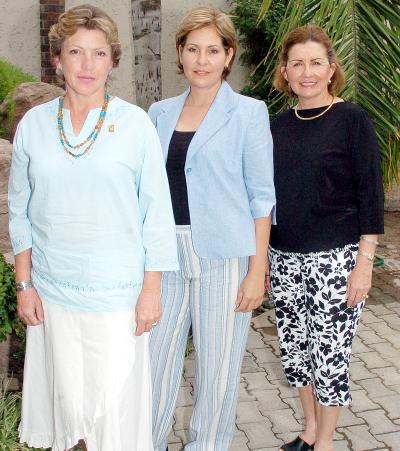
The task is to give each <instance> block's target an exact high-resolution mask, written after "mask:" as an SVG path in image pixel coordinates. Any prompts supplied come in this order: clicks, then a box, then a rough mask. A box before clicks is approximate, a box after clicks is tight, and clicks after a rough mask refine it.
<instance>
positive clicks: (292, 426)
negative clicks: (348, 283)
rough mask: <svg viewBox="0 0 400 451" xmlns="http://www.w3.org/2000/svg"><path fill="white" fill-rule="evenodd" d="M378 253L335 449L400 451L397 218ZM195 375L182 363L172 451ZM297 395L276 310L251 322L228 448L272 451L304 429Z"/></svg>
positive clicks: (391, 219) (181, 434)
mask: <svg viewBox="0 0 400 451" xmlns="http://www.w3.org/2000/svg"><path fill="white" fill-rule="evenodd" d="M381 243H382V245H381V246H380V247H379V248H378V251H377V253H378V254H379V255H382V256H384V257H385V265H384V266H381V267H378V268H376V269H375V271H374V278H373V288H372V290H371V292H370V299H369V300H368V305H367V307H366V308H365V310H364V312H363V315H362V317H361V323H360V326H359V329H358V334H357V337H356V339H355V342H354V346H353V359H352V366H351V381H352V383H351V386H352V396H353V403H352V405H351V406H350V408H348V409H347V408H345V409H343V412H342V415H341V418H340V420H339V425H338V428H337V432H336V434H335V450H336V451H346V450H351V451H367V450H386V451H389V450H390V451H400V334H399V331H400V214H399V213H391V214H388V215H386V235H385V237H384V238H383V239H381ZM193 377H194V361H193V356H189V358H188V359H187V360H186V363H185V372H184V378H183V382H182V386H181V391H180V396H179V400H178V407H177V410H176V415H175V424H174V428H173V433H172V434H171V436H170V445H169V449H170V451H179V450H181V449H182V448H183V444H184V443H185V442H186V433H187V427H188V421H189V417H190V413H191V409H192V408H191V405H192V399H191V391H192V384H193ZM300 411H301V409H300V403H299V398H298V397H297V391H296V390H295V389H291V388H289V387H288V386H287V384H286V381H285V378H284V375H283V373H282V369H281V365H280V361H279V353H278V345H277V340H276V327H275V317H274V312H273V310H267V311H266V312H265V313H263V314H261V315H259V316H257V317H255V318H254V319H253V323H252V328H251V330H250V335H249V339H248V343H247V352H246V355H245V358H244V362H243V368H242V381H241V386H240V398H239V405H238V412H237V420H236V434H235V439H234V442H233V445H232V447H231V451H246V450H258V451H277V450H278V449H279V446H280V445H281V444H282V443H284V442H285V441H288V440H291V439H293V438H294V437H295V436H296V435H297V434H298V432H300V431H301V430H302V421H303V419H302V418H301V416H300V415H299V412H300Z"/></svg>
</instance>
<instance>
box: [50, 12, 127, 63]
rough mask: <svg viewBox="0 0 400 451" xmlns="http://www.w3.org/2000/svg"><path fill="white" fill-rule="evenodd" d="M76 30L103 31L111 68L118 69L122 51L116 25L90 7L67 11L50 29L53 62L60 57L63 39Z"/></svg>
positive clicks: (104, 14)
mask: <svg viewBox="0 0 400 451" xmlns="http://www.w3.org/2000/svg"><path fill="white" fill-rule="evenodd" d="M78 28H86V29H87V30H96V29H97V30H101V31H103V32H104V33H105V35H106V39H107V43H108V44H109V45H110V46H111V59H112V62H113V67H118V64H119V60H120V58H121V53H122V50H121V42H120V40H119V38H118V28H117V25H116V23H115V22H114V21H113V20H112V19H111V17H110V16H109V15H108V14H107V13H105V12H104V11H103V10H102V9H100V8H97V7H96V6H92V5H80V6H75V7H74V8H71V9H68V10H67V11H65V12H64V13H63V14H61V15H60V17H59V18H58V22H57V23H55V24H54V25H53V26H52V27H51V28H50V31H49V42H50V56H51V58H52V59H53V60H54V58H55V57H57V56H60V55H61V46H62V44H63V42H64V41H65V39H66V38H68V37H70V36H72V35H73V34H75V33H76V32H77V31H78Z"/></svg>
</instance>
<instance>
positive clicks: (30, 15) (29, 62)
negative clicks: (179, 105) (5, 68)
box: [0, 0, 247, 102]
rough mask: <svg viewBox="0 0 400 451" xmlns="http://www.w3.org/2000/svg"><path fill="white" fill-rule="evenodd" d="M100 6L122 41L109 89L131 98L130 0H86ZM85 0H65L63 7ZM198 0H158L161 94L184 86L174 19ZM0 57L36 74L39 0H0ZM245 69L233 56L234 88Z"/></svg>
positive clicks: (224, 4) (221, 2)
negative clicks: (120, 51) (160, 28)
mask: <svg viewBox="0 0 400 451" xmlns="http://www.w3.org/2000/svg"><path fill="white" fill-rule="evenodd" d="M89 2H90V3H91V4H93V5H96V6H99V7H100V8H102V9H104V10H105V11H106V12H107V13H108V14H110V16H111V17H113V19H114V20H115V21H116V22H117V24H118V29H119V33H120V37H121V41H122V45H123V54H122V59H121V62H120V67H119V68H118V69H116V70H115V71H114V74H113V80H112V83H111V87H110V91H111V92H112V93H113V94H115V95H118V96H120V97H122V98H123V99H126V100H128V101H131V102H135V90H134V80H135V73H134V54H133V47H132V27H131V14H130V10H131V1H130V0H113V1H112V2H111V1H110V0H89ZM82 3H85V1H84V0H66V2H65V6H66V8H71V7H73V6H76V5H79V4H82ZM206 3H207V2H205V1H198V0H162V2H161V14H162V42H161V65H162V96H163V98H166V97H171V96H174V95H177V94H179V93H180V92H182V90H183V89H185V87H186V83H185V79H184V77H182V76H177V75H176V64H175V61H176V54H175V37H174V36H175V31H176V27H177V24H178V22H179V21H180V20H181V19H182V17H183V15H184V14H185V13H186V12H187V11H188V10H189V9H191V8H192V7H194V6H199V5H202V4H206ZM212 4H213V5H214V6H217V7H219V8H221V9H222V10H224V11H226V12H228V11H229V8H230V7H229V0H214V1H213V2H212ZM0 58H6V59H7V60H9V61H10V62H11V63H12V64H14V65H16V66H18V67H20V68H22V69H23V70H24V71H26V72H29V73H31V74H32V75H34V76H35V77H37V78H40V37H39V0H12V1H11V2H10V1H8V0H0ZM246 73H247V72H246V70H245V69H244V68H243V67H241V66H240V65H239V64H238V61H237V60H236V62H235V66H234V69H233V71H232V73H231V75H230V77H229V82H230V83H231V85H232V86H233V88H234V89H237V90H239V89H241V87H242V86H243V85H244V82H245V77H246Z"/></svg>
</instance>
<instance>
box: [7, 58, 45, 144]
mask: <svg viewBox="0 0 400 451" xmlns="http://www.w3.org/2000/svg"><path fill="white" fill-rule="evenodd" d="M28 81H37V80H36V79H35V78H34V77H33V76H32V75H29V74H26V73H25V72H23V71H22V70H21V69H18V68H17V67H15V66H13V65H12V64H10V63H9V62H7V61H5V60H4V59H0V103H2V102H3V100H5V99H6V97H8V96H11V95H12V93H13V92H14V90H15V88H16V87H17V86H18V85H20V84H21V83H25V82H28ZM14 108H15V105H14V104H13V103H10V106H9V111H8V124H0V138H2V137H4V136H6V135H7V131H8V130H7V129H10V127H11V124H12V121H13V117H14Z"/></svg>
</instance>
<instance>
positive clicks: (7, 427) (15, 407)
mask: <svg viewBox="0 0 400 451" xmlns="http://www.w3.org/2000/svg"><path fill="white" fill-rule="evenodd" d="M20 416H21V395H20V394H19V393H7V382H6V380H5V379H1V380H0V450H1V451H3V450H4V451H10V450H12V451H28V450H29V449H30V448H28V446H26V445H23V444H20V443H18V424H19V421H20Z"/></svg>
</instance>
